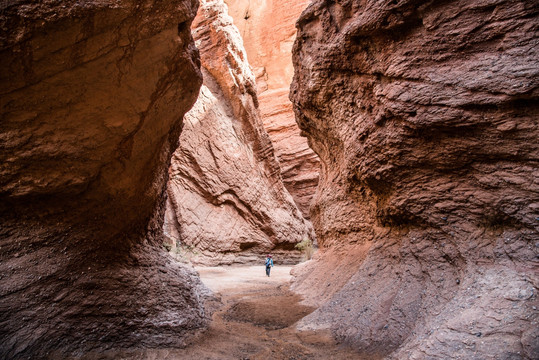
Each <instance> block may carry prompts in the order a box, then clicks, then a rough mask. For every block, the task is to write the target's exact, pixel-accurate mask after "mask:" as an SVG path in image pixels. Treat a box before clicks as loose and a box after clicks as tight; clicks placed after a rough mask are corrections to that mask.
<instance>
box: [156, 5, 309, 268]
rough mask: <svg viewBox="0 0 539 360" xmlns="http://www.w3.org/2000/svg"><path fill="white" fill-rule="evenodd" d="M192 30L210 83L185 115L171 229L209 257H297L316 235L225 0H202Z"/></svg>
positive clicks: (201, 257) (194, 256) (173, 174)
mask: <svg viewBox="0 0 539 360" xmlns="http://www.w3.org/2000/svg"><path fill="white" fill-rule="evenodd" d="M193 35H194V38H195V41H196V43H197V46H198V47H199V49H200V55H201V61H202V67H203V72H204V85H203V86H202V89H201V91H200V95H199V98H198V100H197V103H196V104H195V105H194V106H193V108H192V109H191V111H189V112H188V113H187V114H186V116H185V124H184V128H183V131H182V134H181V137H180V146H179V148H178V149H177V150H176V152H175V153H174V156H173V159H172V164H171V168H170V181H169V187H168V192H169V198H170V203H169V208H168V209H169V211H168V212H167V219H169V220H168V221H167V222H166V223H165V233H166V234H167V235H169V237H170V238H171V239H172V241H171V243H174V242H176V243H180V244H181V247H180V248H179V250H180V251H179V254H180V257H183V258H188V259H189V260H190V261H191V262H193V263H196V264H199V265H200V264H204V265H218V264H232V263H250V262H258V263H259V264H263V261H264V257H265V255H266V254H267V253H268V252H270V253H272V254H273V256H274V258H275V261H276V262H277V263H279V264H282V263H290V262H298V261H299V260H300V259H301V256H302V254H301V253H300V252H299V251H298V250H295V249H294V246H295V244H297V243H298V242H300V241H302V240H303V239H304V238H312V237H314V234H313V231H312V226H311V224H310V223H309V222H307V221H305V220H304V218H303V216H302V214H301V212H300V211H299V210H298V208H297V207H296V205H295V204H294V201H293V199H292V197H291V196H290V194H289V193H288V191H287V190H286V189H285V187H284V186H283V181H282V179H281V175H280V171H279V165H278V163H277V160H276V158H275V155H274V154H273V147H272V144H271V141H270V139H269V137H268V134H267V133H266V131H265V129H264V126H263V125H262V121H261V119H260V114H259V109H258V107H257V106H258V99H257V95H256V86H255V78H254V75H253V73H252V72H251V68H250V66H249V63H248V62H247V56H246V54H245V50H244V48H243V42H242V39H241V36H240V34H239V32H238V29H237V28H236V27H235V26H234V24H233V22H232V18H231V17H230V16H228V14H227V9H226V5H225V4H224V2H223V1H222V0H216V1H202V2H201V6H200V9H199V12H198V15H197V17H196V18H195V21H194V22H193Z"/></svg>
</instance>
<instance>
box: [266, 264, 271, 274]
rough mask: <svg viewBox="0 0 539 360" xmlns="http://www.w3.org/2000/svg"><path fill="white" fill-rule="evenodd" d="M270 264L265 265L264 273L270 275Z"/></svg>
mask: <svg viewBox="0 0 539 360" xmlns="http://www.w3.org/2000/svg"><path fill="white" fill-rule="evenodd" d="M270 270H271V266H266V275H267V276H270Z"/></svg>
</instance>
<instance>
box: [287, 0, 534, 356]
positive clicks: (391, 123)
mask: <svg viewBox="0 0 539 360" xmlns="http://www.w3.org/2000/svg"><path fill="white" fill-rule="evenodd" d="M536 5H537V4H536V3H535V2H534V1H508V0H498V1H490V0H481V1H470V0H456V1H443V2H433V1H411V0H407V1H385V2H380V1H359V0H353V1H326V0H316V1H314V2H313V4H311V5H310V6H309V8H308V9H307V10H306V11H305V12H304V13H303V14H302V16H301V18H300V19H299V21H298V28H299V33H298V36H297V40H296V43H295V47H294V52H293V61H294V65H295V76H294V82H293V85H292V89H291V99H292V101H293V103H294V108H295V113H296V118H297V121H298V123H299V125H300V127H301V129H302V131H303V132H305V133H306V134H307V136H308V137H309V142H310V144H311V145H312V147H313V149H314V150H315V152H316V153H317V154H318V155H319V156H320V158H321V163H322V168H321V174H320V185H319V192H318V194H317V196H316V199H315V200H314V204H313V211H312V221H313V225H314V226H315V230H316V233H317V238H318V241H319V244H320V246H321V248H322V249H321V251H320V253H319V256H318V257H317V259H316V260H315V261H314V262H312V263H310V264H306V265H305V266H303V268H300V269H298V270H297V271H296V275H297V279H296V283H295V288H296V290H297V291H299V292H301V293H304V294H305V295H306V296H307V297H308V301H310V302H315V303H318V304H320V305H322V306H321V307H320V308H319V309H318V310H317V311H315V312H314V313H312V314H311V315H309V316H308V317H306V318H304V319H303V320H302V321H301V322H300V325H299V327H300V328H302V329H331V330H332V332H333V334H334V335H335V336H336V337H337V338H339V339H341V340H342V341H344V342H346V343H348V344H351V345H352V346H354V347H355V348H356V349H358V350H359V351H360V352H362V353H365V354H366V355H368V357H372V356H375V355H376V354H378V355H381V356H389V357H390V358H395V359H427V358H428V359H449V358H452V359H457V358H460V359H472V358H481V359H509V358H523V359H531V358H536V357H537V354H539V342H538V339H539V336H538V335H539V327H538V326H537V324H538V320H539V313H538V311H537V306H538V305H539V304H538V300H537V291H538V286H539V277H538V272H537V269H538V265H539V264H538V249H539V247H538V246H539V244H538V243H537V241H538V239H539V232H538V231H539V221H538V220H539V205H538V204H539V183H538V181H537V180H538V178H539V177H538V171H537V163H538V160H539V143H538V141H537V139H538V138H539V123H538V119H539V108H538V104H539V102H538V97H539V88H538V86H539V66H538V60H537V59H539V13H538V9H537V6H536Z"/></svg>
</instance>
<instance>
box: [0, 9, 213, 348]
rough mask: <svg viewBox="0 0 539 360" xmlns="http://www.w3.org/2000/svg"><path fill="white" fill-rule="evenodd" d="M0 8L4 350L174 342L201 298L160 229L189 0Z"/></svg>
mask: <svg viewBox="0 0 539 360" xmlns="http://www.w3.org/2000/svg"><path fill="white" fill-rule="evenodd" d="M0 7H1V13H0V24H1V26H0V28H1V30H0V31H1V32H0V69H1V70H0V78H1V81H0V84H1V85H0V94H1V95H0V96H1V100H0V107H1V121H0V138H1V139H2V140H1V142H0V144H1V145H0V146H1V148H2V150H1V152H0V164H1V165H0V174H1V176H0V177H1V180H0V274H1V275H0V304H1V305H0V338H1V339H2V340H1V342H0V357H1V358H33V359H35V358H44V357H46V356H47V354H48V355H49V356H50V357H51V358H63V357H64V355H65V354H67V353H71V354H74V353H75V352H76V354H79V355H80V354H82V353H84V352H85V351H87V350H94V351H98V350H99V349H106V348H110V347H118V348H122V347H160V346H182V345H183V344H184V343H185V341H186V339H188V338H189V336H190V335H192V334H193V333H194V332H195V331H196V330H197V329H201V328H203V327H204V326H205V325H206V323H207V315H205V314H204V309H203V307H202V306H201V301H202V299H203V297H204V294H203V289H202V287H201V285H200V282H199V280H198V278H197V277H196V276H195V275H194V274H193V273H192V272H191V271H189V270H187V269H185V268H183V267H181V266H179V265H178V264H177V263H176V262H174V261H173V260H172V259H170V257H169V256H168V255H167V254H166V253H165V251H164V250H163V249H162V230H161V229H162V219H163V215H164V199H165V194H166V193H165V183H166V179H167V169H168V163H169V160H170V156H171V153H172V151H173V150H174V149H175V146H176V144H177V139H178V137H179V133H180V127H181V119H182V117H183V115H184V113H185V112H186V111H187V110H189V108H190V107H191V106H192V104H193V103H194V102H195V99H196V96H197V94H198V90H199V87H200V85H201V81H202V80H201V74H200V71H199V65H200V64H199V59H198V53H197V51H196V49H195V47H194V43H193V40H192V37H191V34H190V24H191V21H192V19H193V17H194V16H195V13H196V7H197V3H196V1H190V0H178V1H127V0H126V1H107V0H101V1H73V0H71V1H62V2H50V1H4V2H2V4H1V5H0Z"/></svg>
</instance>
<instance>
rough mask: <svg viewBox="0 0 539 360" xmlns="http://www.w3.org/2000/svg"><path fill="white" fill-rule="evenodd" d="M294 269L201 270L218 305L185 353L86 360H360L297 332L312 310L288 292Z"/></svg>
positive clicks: (322, 336)
mask: <svg viewBox="0 0 539 360" xmlns="http://www.w3.org/2000/svg"><path fill="white" fill-rule="evenodd" d="M290 269H291V267H290V266H276V267H274V268H273V269H272V272H271V277H267V276H266V275H265V272H264V267H263V266H232V267H205V268H197V271H198V272H199V273H200V276H201V279H202V281H203V282H204V283H205V284H206V286H208V287H209V288H210V289H211V290H212V291H214V292H215V293H216V295H217V297H219V298H220V302H219V303H217V304H215V306H216V307H218V309H217V310H216V311H215V313H214V315H213V321H212V324H211V326H210V328H209V329H208V331H206V332H205V333H203V334H202V335H200V336H199V337H198V338H197V339H196V340H194V341H193V342H192V343H191V344H190V345H189V346H188V347H187V348H185V349H159V350H155V349H147V350H142V351H141V350H125V351H120V352H118V351H111V352H106V353H101V354H99V355H97V354H95V353H94V354H87V356H84V358H85V359H111V358H114V359H152V360H153V359H155V360H158V359H167V360H172V359H197V360H199V359H212V360H214V359H250V360H257V359H260V360H262V359H264V360H265V359H273V360H279V359H288V360H292V359H296V360H300V359H359V358H358V355H357V354H356V353H355V352H354V351H353V350H351V349H349V348H346V347H345V346H343V345H340V344H337V343H335V341H334V340H333V339H332V338H331V336H330V335H329V334H328V333H325V332H319V331H317V332H311V333H305V332H298V331H296V329H295V323H296V322H297V321H298V320H299V319H301V318H302V317H304V316H306V315H307V314H309V313H310V312H312V311H313V310H314V308H312V307H308V306H304V305H301V304H300V302H301V298H300V297H299V296H298V295H295V294H293V293H292V292H291V291H289V290H288V285H289V282H290V279H291V276H290Z"/></svg>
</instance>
